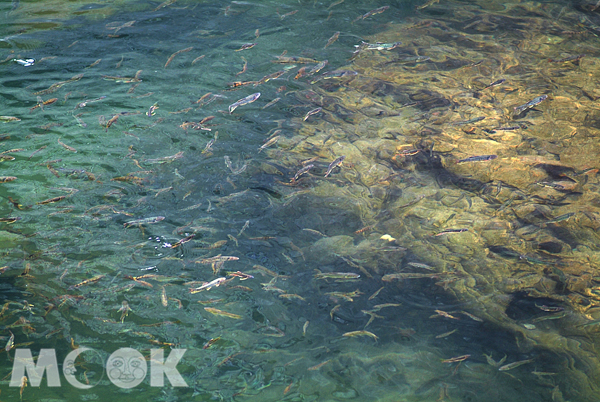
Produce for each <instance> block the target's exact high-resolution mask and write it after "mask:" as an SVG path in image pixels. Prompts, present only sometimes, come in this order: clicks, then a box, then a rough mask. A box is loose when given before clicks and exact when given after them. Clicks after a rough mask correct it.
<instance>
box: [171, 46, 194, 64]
mask: <svg viewBox="0 0 600 402" xmlns="http://www.w3.org/2000/svg"><path fill="white" fill-rule="evenodd" d="M193 49H194V47H193V46H191V47H187V48H185V49H181V50H178V51H176V52H175V53H173V54H172V55H171V56H170V57H169V59H168V60H167V62H166V63H165V66H164V68H167V66H168V65H169V64H171V62H172V61H173V59H174V58H175V56H177V55H178V54H180V53H184V52H189V51H191V50H193Z"/></svg>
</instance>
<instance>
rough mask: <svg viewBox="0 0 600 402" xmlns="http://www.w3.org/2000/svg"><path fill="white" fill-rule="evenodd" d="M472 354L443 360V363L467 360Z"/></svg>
mask: <svg viewBox="0 0 600 402" xmlns="http://www.w3.org/2000/svg"><path fill="white" fill-rule="evenodd" d="M469 357H471V355H462V356H456V357H451V358H450V359H444V360H442V363H458V362H462V361H465V360H467V359H468V358H469Z"/></svg>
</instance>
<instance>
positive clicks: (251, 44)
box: [234, 43, 256, 52]
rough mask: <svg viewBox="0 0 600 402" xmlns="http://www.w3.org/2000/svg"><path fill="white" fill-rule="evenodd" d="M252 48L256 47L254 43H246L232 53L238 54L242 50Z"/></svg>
mask: <svg viewBox="0 0 600 402" xmlns="http://www.w3.org/2000/svg"><path fill="white" fill-rule="evenodd" d="M254 46H256V43H246V44H244V45H242V47H240V48H239V49H236V50H234V52H240V51H242V50H247V49H252V48H253V47H254Z"/></svg>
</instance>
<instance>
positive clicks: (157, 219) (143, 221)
mask: <svg viewBox="0 0 600 402" xmlns="http://www.w3.org/2000/svg"><path fill="white" fill-rule="evenodd" d="M164 219H165V217H164V216H153V217H150V218H142V219H136V220H133V221H129V222H125V223H124V224H123V226H124V227H126V228H129V227H131V226H139V225H148V224H152V223H158V222H160V221H162V220H164Z"/></svg>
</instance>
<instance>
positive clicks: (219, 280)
mask: <svg viewBox="0 0 600 402" xmlns="http://www.w3.org/2000/svg"><path fill="white" fill-rule="evenodd" d="M226 280H227V278H224V277H221V278H217V279H215V280H212V281H210V282H206V283H204V284H203V285H202V286H200V287H197V288H194V289H190V293H192V294H194V293H198V292H202V291H203V290H210V289H212V288H214V287H219V286H221V285H222V284H223V283H224V282H225V281H226Z"/></svg>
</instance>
